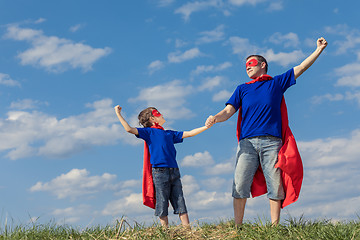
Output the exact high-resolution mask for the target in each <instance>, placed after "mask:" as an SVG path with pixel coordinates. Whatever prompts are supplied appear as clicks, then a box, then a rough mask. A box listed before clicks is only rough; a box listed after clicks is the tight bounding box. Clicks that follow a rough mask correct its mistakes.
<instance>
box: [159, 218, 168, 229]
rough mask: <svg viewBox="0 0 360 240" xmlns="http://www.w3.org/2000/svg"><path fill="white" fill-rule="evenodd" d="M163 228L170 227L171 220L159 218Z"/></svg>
mask: <svg viewBox="0 0 360 240" xmlns="http://www.w3.org/2000/svg"><path fill="white" fill-rule="evenodd" d="M159 218H160V223H161V226H163V227H168V226H169V220H168V217H167V216H163V217H159Z"/></svg>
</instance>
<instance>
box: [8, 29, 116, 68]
mask: <svg viewBox="0 0 360 240" xmlns="http://www.w3.org/2000/svg"><path fill="white" fill-rule="evenodd" d="M5 37H6V38H8V39H13V40H17V41H27V42H29V43H30V44H31V47H30V48H29V49H27V50H25V51H24V52H21V53H19V54H18V57H19V58H20V60H21V64H22V65H32V66H36V67H41V68H45V69H47V70H48V71H53V72H62V71H66V70H68V69H75V68H81V69H82V70H83V71H89V70H91V69H92V65H93V64H94V63H95V62H96V61H97V60H99V59H100V58H102V57H104V56H106V55H108V54H110V52H111V49H110V48H108V47H105V48H93V47H91V46H89V45H86V44H83V43H74V42H73V41H71V40H68V39H64V38H59V37H56V36H46V35H45V34H44V33H43V31H41V30H34V29H30V28H20V27H19V26H17V25H10V26H8V28H7V32H6V34H5Z"/></svg>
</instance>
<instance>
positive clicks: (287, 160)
mask: <svg viewBox="0 0 360 240" xmlns="http://www.w3.org/2000/svg"><path fill="white" fill-rule="evenodd" d="M270 79H272V77H270V76H269V75H263V76H262V77H260V78H257V79H254V80H252V81H250V82H247V84H251V83H254V82H256V81H264V80H270ZM241 120H242V117H241V107H240V108H239V115H238V122H237V131H236V135H237V138H238V141H239V139H240V133H241ZM281 121H282V141H283V146H282V147H281V149H280V151H279V154H278V162H277V163H276V165H275V167H276V168H280V169H281V172H282V180H283V186H284V191H285V199H284V200H283V201H282V204H281V208H284V207H286V206H287V205H290V204H291V203H294V202H296V201H297V199H298V198H299V195H300V189H301V184H302V179H303V165H302V161H301V157H300V153H299V150H298V148H297V145H296V141H295V138H294V135H293V134H292V132H291V130H290V128H289V119H288V114H287V108H286V103H285V98H284V96H283V98H282V101H281ZM265 193H267V188H266V182H265V177H264V173H263V172H262V169H261V167H260V166H259V168H258V170H257V171H256V173H255V176H254V179H253V183H252V185H251V195H252V197H257V196H260V195H263V194H265Z"/></svg>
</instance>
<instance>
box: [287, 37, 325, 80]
mask: <svg viewBox="0 0 360 240" xmlns="http://www.w3.org/2000/svg"><path fill="white" fill-rule="evenodd" d="M316 44H317V48H316V50H315V51H314V52H313V53H312V54H311V55H310V56H309V57H307V58H306V59H305V60H304V61H303V62H302V63H301V64H300V65H298V66H296V67H294V75H295V79H297V78H298V77H300V75H301V74H303V73H304V72H305V71H306V70H307V69H308V68H309V67H310V66H311V65H312V64H313V63H314V62H315V61H316V59H317V58H318V57H319V56H320V54H321V53H322V51H323V50H324V49H325V48H326V46H327V42H326V40H325V38H323V37H321V38H319V39H318V40H317V41H316Z"/></svg>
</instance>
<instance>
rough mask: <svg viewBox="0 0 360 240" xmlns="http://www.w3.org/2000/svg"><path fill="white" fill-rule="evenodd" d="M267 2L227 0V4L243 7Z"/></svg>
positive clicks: (264, 0) (261, 0)
mask: <svg viewBox="0 0 360 240" xmlns="http://www.w3.org/2000/svg"><path fill="white" fill-rule="evenodd" d="M266 1H267V0H229V3H230V4H232V5H235V6H243V5H245V4H249V5H253V6H255V5H257V4H258V3H261V2H266Z"/></svg>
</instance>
